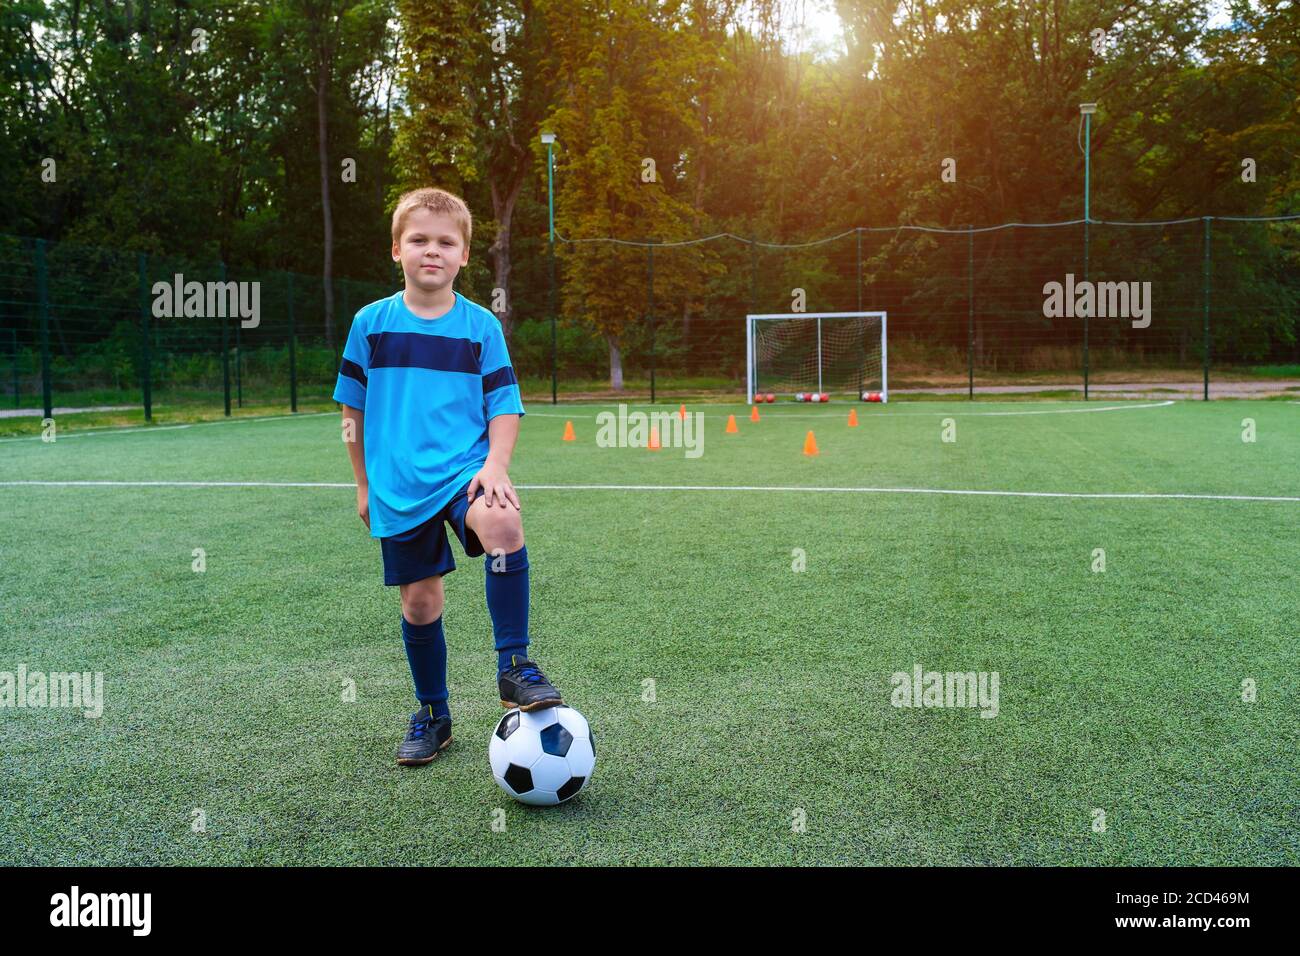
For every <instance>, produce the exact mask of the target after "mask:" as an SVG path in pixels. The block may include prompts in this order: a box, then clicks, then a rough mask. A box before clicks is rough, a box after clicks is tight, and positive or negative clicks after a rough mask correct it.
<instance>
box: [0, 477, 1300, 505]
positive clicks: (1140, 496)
mask: <svg viewBox="0 0 1300 956" xmlns="http://www.w3.org/2000/svg"><path fill="white" fill-rule="evenodd" d="M0 487H10V488H12V487H45V488H352V489H355V488H356V485H355V484H354V483H352V482H341V481H0ZM515 487H516V488H518V489H519V490H520V491H722V492H736V491H777V492H799V493H808V492H826V493H839V494H872V495H965V496H982V497H994V498H1077V499H1099V500H1178V501H1280V502H1288V503H1297V504H1300V496H1292V495H1211V494H1180V493H1174V492H1144V491H1115V492H1092V491H1001V490H986V489H966V488H874V487H867V486H861V487H848V488H845V487H834V486H816V485H811V486H810V485H515Z"/></svg>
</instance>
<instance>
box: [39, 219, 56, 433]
mask: <svg viewBox="0 0 1300 956" xmlns="http://www.w3.org/2000/svg"><path fill="white" fill-rule="evenodd" d="M36 303H37V308H38V309H39V310H40V317H41V400H42V402H43V407H44V409H45V417H46V418H53V417H54V395H53V391H54V389H53V385H52V384H51V382H50V290H49V285H48V281H47V276H46V272H45V240H44V239H37V240H36Z"/></svg>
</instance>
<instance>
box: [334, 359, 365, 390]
mask: <svg viewBox="0 0 1300 956" xmlns="http://www.w3.org/2000/svg"><path fill="white" fill-rule="evenodd" d="M339 372H340V373H341V374H343V375H346V376H347V377H348V378H355V379H356V380H357V381H358V382H360V383H361V385H362V387H365V386H366V385H368V384H369V380H368V379H367V378H366V373H365V370H364V369H363V368H362V367H361V366H360V365H358V364H357V363H356V362H353V361H351V360H349V359H344V360H343V364H342V365H340V366H339Z"/></svg>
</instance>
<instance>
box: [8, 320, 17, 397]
mask: <svg viewBox="0 0 1300 956" xmlns="http://www.w3.org/2000/svg"><path fill="white" fill-rule="evenodd" d="M9 342H10V353H9V354H10V362H9V369H10V371H11V372H12V373H13V377H14V408H17V407H18V405H19V399H18V330H17V329H10V330H9Z"/></svg>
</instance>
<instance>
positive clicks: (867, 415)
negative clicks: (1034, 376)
mask: <svg viewBox="0 0 1300 956" xmlns="http://www.w3.org/2000/svg"><path fill="white" fill-rule="evenodd" d="M927 404H929V403H927ZM933 404H935V405H943V404H944V403H942V402H935V403H933ZM981 404H984V405H992V404H995V403H994V402H982V403H981ZM997 404H1002V405H1027V404H1030V403H1028V402H1000V403H997ZM1172 404H1174V402H1173V400H1172V399H1170V400H1168V401H1164V402H1152V403H1149V404H1143V405H1098V406H1096V407H1094V408H1046V409H1043V410H1041V411H1028V412H1026V411H1019V412H965V411H953V410H952V409H951V408H941V409H938V410H936V411H932V412H884V413H882V414H879V415H877V414H876V413H875V412H872V411H864V412H863V413H862V414H861V415H859V416H858V421H859V422H862V423H865V422H869V421H872V420H875V421H888V420H890V419H894V418H918V417H921V418H933V417H934V416H936V415H944V416H947V417H949V418H956V417H958V416H961V417H962V418H967V417H970V416H979V417H984V416H994V415H1080V414H1083V413H1084V412H1123V411H1128V410H1130V409H1136V408H1165V407H1166V406H1168V405H1172ZM617 407H618V406H617V405H612V406H610V408H617ZM731 407H732V406H730V405H704V406H699V405H697V406H695V408H694V411H697V412H698V411H704V410H706V409H709V408H731ZM735 407H738V408H749V406H748V405H739V406H735ZM855 407H856V406H855ZM628 408H638V409H641V408H653V409H656V410H658V411H661V412H666V413H668V414H672V415H676V414H677V409H675V408H672V407H670V406H668V405H629V406H628ZM776 408H777V407H776V406H774V407H773V408H772V409H769V411H770V412H771V413H772V417H773V418H774V419H779V420H781V421H785V420H786V419H787V418H817V419H821V420H823V421H826V420H829V419H830V414H829V413H830V412H831V411H832V409H831V408H830V406H827V414H822V415H804V414H801V413H799V412H793V413H789V414H787V413H784V412H778V411H777V410H776ZM605 410H606V409H602V411H605ZM686 410H687V411H688V412H689V411H691V410H692V409H691V407H690V406H687V409H686ZM834 411H838V412H840V413H841V414H842V413H843V411H844V409H843V407H841V408H838V409H834ZM611 414H613V413H612V412H611ZM759 414H760V415H762V414H763V413H762V412H759ZM528 415H536V416H537V417H538V418H569V419H572V418H587V417H588V416H587V415H575V414H573V413H571V412H570V413H564V414H561V413H559V412H529V413H528ZM525 417H527V416H525ZM718 417H721V413H720V412H719V413H718Z"/></svg>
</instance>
